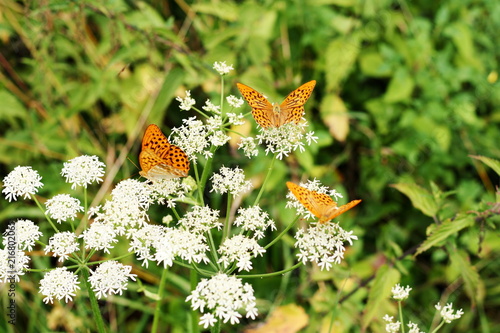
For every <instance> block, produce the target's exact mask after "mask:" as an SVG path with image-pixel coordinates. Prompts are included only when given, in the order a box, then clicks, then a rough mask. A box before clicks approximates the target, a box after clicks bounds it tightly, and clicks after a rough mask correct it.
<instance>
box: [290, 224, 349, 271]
mask: <svg viewBox="0 0 500 333" xmlns="http://www.w3.org/2000/svg"><path fill="white" fill-rule="evenodd" d="M295 239H296V240H297V241H296V243H295V247H296V248H298V249H299V254H297V257H298V258H299V260H301V261H302V263H304V264H305V263H306V262H307V261H310V262H316V263H318V266H319V267H320V268H321V270H324V269H326V270H327V271H328V270H330V268H331V267H332V264H340V263H341V262H342V259H343V258H344V252H345V247H344V242H349V243H350V242H351V239H357V237H356V236H352V232H346V231H345V230H344V229H342V228H341V227H340V226H339V225H338V224H337V223H325V224H320V223H318V224H317V225H315V226H312V227H309V228H308V229H307V231H304V230H303V229H299V230H298V231H297V233H296V234H295Z"/></svg>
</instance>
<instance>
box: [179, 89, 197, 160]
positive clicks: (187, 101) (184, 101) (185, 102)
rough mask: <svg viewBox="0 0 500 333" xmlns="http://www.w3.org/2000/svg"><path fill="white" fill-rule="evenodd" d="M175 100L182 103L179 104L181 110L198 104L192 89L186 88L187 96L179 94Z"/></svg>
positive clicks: (187, 109)
mask: <svg viewBox="0 0 500 333" xmlns="http://www.w3.org/2000/svg"><path fill="white" fill-rule="evenodd" d="M175 100H176V101H178V102H180V103H181V105H180V106H179V108H180V109H181V110H184V111H189V110H191V108H192V107H193V105H195V104H196V101H195V100H194V99H193V98H191V91H189V90H186V97H184V98H182V97H180V96H177V97H176V98H175ZM188 155H189V154H188Z"/></svg>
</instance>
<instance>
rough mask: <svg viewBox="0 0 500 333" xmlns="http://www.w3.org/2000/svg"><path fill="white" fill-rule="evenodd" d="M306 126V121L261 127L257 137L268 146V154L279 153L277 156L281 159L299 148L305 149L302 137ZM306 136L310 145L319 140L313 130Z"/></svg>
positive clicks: (300, 149) (260, 142)
mask: <svg viewBox="0 0 500 333" xmlns="http://www.w3.org/2000/svg"><path fill="white" fill-rule="evenodd" d="M306 127H307V124H305V123H299V124H294V123H287V124H284V125H283V126H280V127H269V128H265V129H264V128H260V133H259V134H258V135H257V139H258V140H259V144H264V145H265V146H266V154H268V153H272V154H277V155H276V158H278V159H280V160H281V159H283V157H286V156H288V155H289V154H290V153H291V152H293V151H295V150H297V149H298V150H299V151H301V152H302V151H304V150H305V148H304V142H302V139H303V138H304V132H305V128H306ZM305 138H306V142H307V144H308V145H311V143H312V142H313V141H314V142H316V140H317V137H315V136H314V133H312V132H310V134H307V135H306V136H305Z"/></svg>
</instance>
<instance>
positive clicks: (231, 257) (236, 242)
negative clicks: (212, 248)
mask: <svg viewBox="0 0 500 333" xmlns="http://www.w3.org/2000/svg"><path fill="white" fill-rule="evenodd" d="M218 252H219V254H221V257H220V259H219V261H218V262H219V263H222V264H223V265H224V267H229V265H230V264H232V263H233V262H236V267H238V271H240V272H241V271H242V270H245V271H247V272H248V271H250V270H251V269H252V261H251V260H252V258H255V257H257V256H259V255H260V256H262V255H263V254H264V253H265V252H266V250H265V249H264V248H263V247H262V246H260V245H259V244H258V243H257V241H256V240H255V239H253V238H248V237H246V236H243V235H235V236H233V237H231V238H228V239H226V240H225V241H224V243H223V244H222V245H221V246H220V248H219V250H218Z"/></svg>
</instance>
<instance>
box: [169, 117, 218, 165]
mask: <svg viewBox="0 0 500 333" xmlns="http://www.w3.org/2000/svg"><path fill="white" fill-rule="evenodd" d="M182 122H183V123H184V124H183V125H182V126H180V127H174V128H172V135H171V141H172V143H173V144H175V145H177V146H179V147H180V148H181V149H182V150H184V152H185V153H186V155H187V156H189V159H190V160H191V161H193V163H196V160H197V156H196V154H202V155H204V156H205V157H207V158H209V157H211V156H212V153H211V152H210V150H209V148H210V142H209V140H208V139H207V138H208V135H209V131H208V129H207V126H205V125H204V124H203V122H201V121H200V120H197V119H196V117H191V118H188V119H182Z"/></svg>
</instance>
